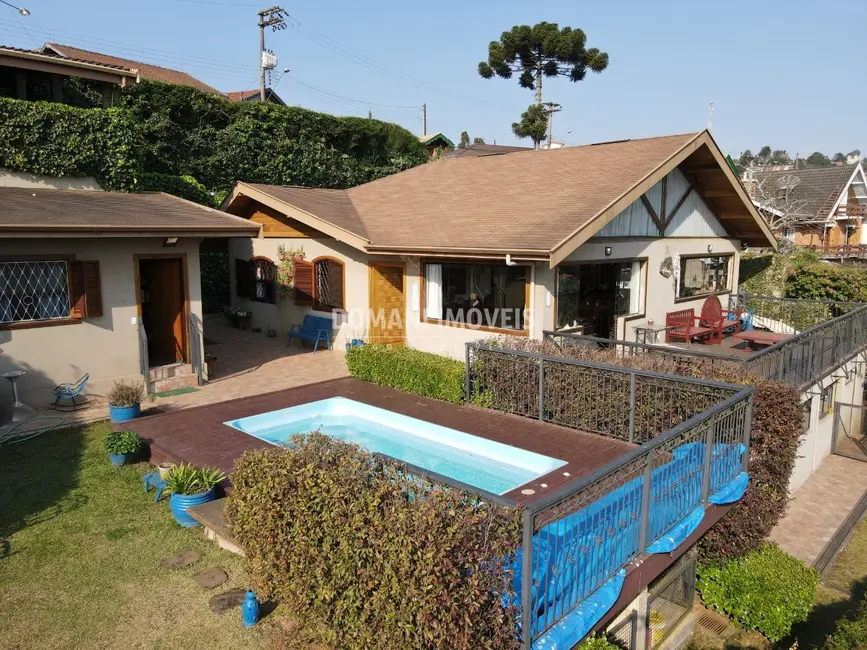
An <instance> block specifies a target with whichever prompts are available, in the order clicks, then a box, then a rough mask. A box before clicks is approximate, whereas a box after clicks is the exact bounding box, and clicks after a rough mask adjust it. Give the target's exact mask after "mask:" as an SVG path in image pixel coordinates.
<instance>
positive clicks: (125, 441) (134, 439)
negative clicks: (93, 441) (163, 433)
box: [102, 431, 144, 454]
mask: <svg viewBox="0 0 867 650" xmlns="http://www.w3.org/2000/svg"><path fill="white" fill-rule="evenodd" d="M102 446H103V448H104V449H105V451H106V452H107V453H109V454H136V453H138V452H139V451H141V449H142V447H144V443H143V442H142V439H141V438H139V436H138V434H137V433H135V432H134V431H109V432H108V433H107V434H106V435H105V438H103V439H102Z"/></svg>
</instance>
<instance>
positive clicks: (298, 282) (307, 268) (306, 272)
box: [295, 259, 313, 305]
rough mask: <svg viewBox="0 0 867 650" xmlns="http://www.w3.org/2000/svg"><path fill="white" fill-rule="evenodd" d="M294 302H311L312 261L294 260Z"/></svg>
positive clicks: (304, 303) (305, 303)
mask: <svg viewBox="0 0 867 650" xmlns="http://www.w3.org/2000/svg"><path fill="white" fill-rule="evenodd" d="M295 304H296V305H312V304H313V263H312V262H308V261H307V260H298V259H296V260H295Z"/></svg>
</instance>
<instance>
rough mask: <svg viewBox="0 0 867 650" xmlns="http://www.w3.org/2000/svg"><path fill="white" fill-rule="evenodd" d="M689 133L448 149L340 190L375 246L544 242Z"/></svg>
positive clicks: (551, 242) (580, 220)
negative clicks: (475, 151)
mask: <svg viewBox="0 0 867 650" xmlns="http://www.w3.org/2000/svg"><path fill="white" fill-rule="evenodd" d="M697 135H698V134H695V133H690V134H685V135H675V136H668V137H661V138H648V139H644V140H630V141H626V142H618V143H612V144H601V145H587V146H583V147H566V148H563V149H555V150H552V151H535V150H530V151H525V152H518V153H512V154H509V155H507V156H481V157H472V158H457V159H455V160H449V161H447V162H440V163H436V162H435V163H432V164H427V165H421V166H419V167H415V168H413V169H410V170H408V171H405V172H402V173H400V174H395V175H393V176H387V177H385V178H381V179H379V180H376V181H373V182H372V183H367V184H365V185H361V186H359V187H354V188H352V189H350V190H347V193H348V194H349V198H350V199H351V200H352V204H353V205H354V206H355V209H356V210H357V211H358V214H359V215H360V216H361V220H362V221H363V222H364V225H365V226H366V228H367V233H368V235H369V238H370V240H371V241H372V242H373V243H374V244H375V245H378V246H413V245H419V244H420V240H423V241H424V244H425V246H430V247H447V248H487V247H495V248H500V249H522V250H545V251H549V250H552V249H554V248H555V247H556V246H557V244H558V243H559V242H561V241H562V240H564V239H565V238H567V237H568V236H569V235H571V234H572V233H573V232H575V230H577V229H578V228H579V227H580V226H582V225H583V224H585V223H586V222H587V221H589V220H590V219H592V218H593V217H594V216H595V215H596V214H597V213H599V212H600V211H602V210H603V209H604V208H605V207H606V206H607V205H608V204H610V203H611V202H613V201H614V200H616V199H617V198H619V197H620V196H621V195H623V194H625V193H626V192H627V191H628V190H630V189H631V188H632V187H633V186H635V185H636V184H637V183H639V182H640V181H641V180H642V179H643V178H644V177H645V176H647V175H648V174H650V173H651V172H653V171H654V170H655V169H656V168H657V167H658V166H659V165H661V164H662V163H663V162H665V160H667V159H668V158H670V157H671V156H673V155H674V154H676V153H677V152H678V151H680V150H681V149H682V148H683V147H684V145H686V143H687V142H689V141H690V140H692V139H693V138H695V137H696V136H697Z"/></svg>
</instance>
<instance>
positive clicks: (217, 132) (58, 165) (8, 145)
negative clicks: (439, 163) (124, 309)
mask: <svg viewBox="0 0 867 650" xmlns="http://www.w3.org/2000/svg"><path fill="white" fill-rule="evenodd" d="M426 160H427V154H426V151H425V149H424V147H423V146H422V145H421V143H419V141H418V139H417V138H416V137H415V136H414V135H413V134H412V133H410V132H409V131H407V130H406V129H404V128H402V127H400V126H397V125H395V124H389V123H386V122H380V121H379V120H373V119H364V118H355V117H334V116H332V115H327V114H324V113H316V112H313V111H308V110H305V109H303V108H298V107H283V106H276V105H273V104H262V103H258V102H256V103H244V102H230V101H228V100H226V99H223V98H221V97H217V96H215V95H210V94H207V93H203V92H200V91H198V90H196V89H194V88H188V87H185V86H174V85H171V84H162V83H156V82H142V83H140V84H137V85H135V86H132V87H130V88H127V89H125V90H124V91H123V94H122V102H121V106H119V107H117V108H110V109H103V108H74V107H70V106H66V105H62V104H53V103H45V102H22V101H18V100H12V99H3V98H0V167H5V168H7V169H11V170H13V171H23V172H30V173H35V174H46V175H51V176H94V177H96V178H97V180H98V181H99V182H100V183H101V184H102V185H103V186H104V187H105V188H106V189H112V190H121V191H133V190H148V189H155V190H161V191H167V192H171V193H173V194H177V195H180V196H183V197H185V198H188V199H190V200H194V201H198V202H213V201H214V199H213V198H211V197H212V194H211V193H212V192H213V193H214V195H215V196H217V197H219V196H222V195H225V193H226V192H228V191H229V190H230V189H231V188H232V186H233V185H234V183H235V181H236V180H244V181H248V182H254V183H272V184H279V185H306V186H311V187H351V186H353V185H357V184H359V183H364V182H367V181H371V180H374V179H376V178H380V177H382V176H386V175H388V174H392V173H394V172H397V171H401V170H403V169H408V168H410V167H414V166H415V165H419V164H421V163H424V162H426Z"/></svg>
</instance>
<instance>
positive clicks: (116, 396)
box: [106, 380, 145, 407]
mask: <svg viewBox="0 0 867 650" xmlns="http://www.w3.org/2000/svg"><path fill="white" fill-rule="evenodd" d="M144 397H145V390H144V384H142V383H141V382H140V381H139V382H129V383H127V382H125V381H123V380H121V381H116V382H114V386H112V387H111V390H110V391H108V395H106V398H107V399H108V403H109V404H111V405H112V406H119V407H127V406H135V405H136V404H141V402H142V400H143V399H144Z"/></svg>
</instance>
